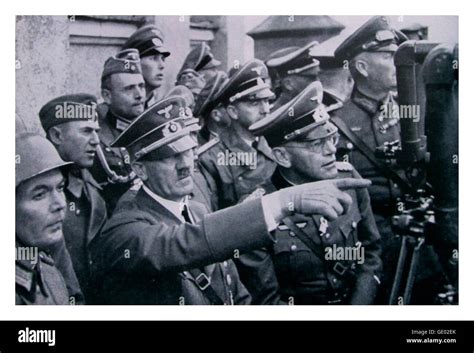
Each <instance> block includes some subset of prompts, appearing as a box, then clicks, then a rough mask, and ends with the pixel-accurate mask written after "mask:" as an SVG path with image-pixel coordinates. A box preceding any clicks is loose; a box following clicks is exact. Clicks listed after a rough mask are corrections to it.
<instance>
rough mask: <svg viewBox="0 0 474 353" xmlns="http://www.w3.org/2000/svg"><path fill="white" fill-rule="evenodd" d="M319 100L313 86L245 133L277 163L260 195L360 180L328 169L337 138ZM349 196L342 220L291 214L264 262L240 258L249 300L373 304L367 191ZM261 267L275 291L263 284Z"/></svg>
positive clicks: (376, 243) (373, 249) (374, 258)
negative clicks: (264, 144) (263, 143)
mask: <svg viewBox="0 0 474 353" xmlns="http://www.w3.org/2000/svg"><path fill="white" fill-rule="evenodd" d="M322 98H323V88H322V85H321V83H319V82H314V83H312V84H310V85H309V86H308V87H307V88H306V89H305V90H304V91H303V92H301V93H300V94H299V95H298V96H297V97H295V98H294V99H293V100H291V101H290V102H288V104H286V105H285V106H283V107H281V108H280V109H278V110H276V111H274V112H272V113H271V114H270V115H269V116H268V117H267V118H265V119H263V120H261V121H259V122H257V123H255V124H254V125H252V126H251V128H250V130H251V131H253V132H254V133H255V135H259V136H261V135H263V136H265V137H266V139H267V141H268V143H269V145H270V146H271V147H272V151H273V154H274V159H275V161H276V162H277V163H278V167H277V169H276V171H275V173H274V174H273V176H272V184H273V185H272V186H273V189H269V190H266V191H267V192H268V191H270V192H271V191H273V190H274V189H276V190H281V189H284V188H287V187H290V186H293V185H300V184H304V183H307V182H311V181H318V180H332V179H339V178H347V177H352V178H360V176H359V174H358V173H357V171H355V169H354V168H353V167H352V165H350V164H349V163H342V162H336V145H337V140H338V137H339V135H338V130H337V128H336V127H335V126H334V125H333V124H332V123H331V122H329V115H328V114H327V112H326V110H325V108H324V105H323V102H322ZM290 109H291V110H292V112H293V113H292V114H290ZM349 194H350V196H351V198H352V201H353V202H352V204H351V206H350V208H349V210H348V211H347V212H346V213H345V214H344V215H343V216H340V217H338V218H337V219H335V220H334V221H328V220H327V219H326V218H325V217H322V216H321V215H318V214H312V215H302V214H298V213H296V214H293V215H291V216H289V217H287V218H284V219H283V222H282V223H281V224H280V225H279V226H278V227H277V229H276V231H275V236H276V240H277V241H276V243H274V244H273V245H272V246H271V247H269V248H268V251H267V253H266V257H265V253H263V252H262V257H260V258H258V257H256V256H255V254H254V256H252V257H249V258H246V259H244V260H243V259H242V258H243V257H242V258H241V261H239V263H238V264H239V271H240V273H241V276H242V281H243V282H244V284H245V285H246V286H247V288H248V289H249V291H250V293H251V294H252V297H254V298H259V297H264V298H268V297H269V296H270V294H272V293H273V292H274V291H275V289H276V290H277V291H278V295H279V297H280V299H281V300H282V301H284V302H286V303H289V304H310V305H314V304H372V303H373V301H374V298H375V296H376V293H377V289H378V286H379V284H380V280H379V277H380V272H381V268H382V260H381V258H380V253H381V248H380V235H379V233H378V231H377V227H376V225H375V221H374V217H373V214H372V210H371V207H370V198H369V194H368V192H367V190H353V191H350V192H349ZM340 253H342V254H343V255H342V256H340ZM257 259H258V260H259V261H257ZM269 259H271V261H272V264H273V266H274V271H275V272H276V277H277V279H278V280H277V283H272V282H271V281H269V279H270V278H272V276H271V270H272V266H271V265H270V264H268V260H269ZM240 266H242V267H243V268H242V269H241V267H240ZM243 273H246V274H248V275H251V277H250V276H245V275H244V274H243ZM256 279H259V281H257V280H256ZM259 282H260V283H259Z"/></svg>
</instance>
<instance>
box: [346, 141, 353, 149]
mask: <svg viewBox="0 0 474 353" xmlns="http://www.w3.org/2000/svg"><path fill="white" fill-rule="evenodd" d="M346 147H347V149H349V150H351V149H353V148H354V145H353V144H352V143H350V142H348V143H347V144H346Z"/></svg>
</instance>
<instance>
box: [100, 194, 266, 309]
mask: <svg viewBox="0 0 474 353" xmlns="http://www.w3.org/2000/svg"><path fill="white" fill-rule="evenodd" d="M127 194H128V193H127ZM127 194H125V195H124V197H123V198H122V200H121V201H120V203H119V204H118V206H117V209H116V211H115V213H114V215H113V216H112V218H111V219H110V220H109V221H108V222H107V224H106V226H105V228H104V230H103V231H102V233H101V235H100V237H99V239H98V241H97V242H95V243H94V250H93V257H94V273H95V277H96V279H97V283H98V286H100V289H101V292H102V301H103V302H104V303H109V304H173V305H178V304H209V300H208V298H207V297H206V296H204V295H203V292H202V291H201V290H200V289H199V288H198V287H197V286H196V285H195V282H194V281H195V279H194V278H193V277H192V276H191V275H190V274H189V272H188V271H189V270H190V269H195V268H202V267H204V272H205V273H206V274H207V275H209V276H210V277H211V283H212V286H213V287H215V288H216V292H217V293H218V294H219V295H220V297H221V299H222V300H223V301H224V302H225V303H226V304H232V302H233V303H235V304H246V303H248V302H250V296H249V295H248V292H247V290H246V289H245V287H244V286H243V285H242V284H241V282H240V280H239V277H238V274H237V271H236V269H235V267H234V264H233V263H232V261H230V260H228V259H230V258H231V257H233V255H234V254H235V251H236V250H239V251H246V250H248V249H249V248H254V247H259V246H265V245H268V244H269V243H271V242H272V239H273V238H272V236H271V235H270V234H269V233H268V232H267V225H266V223H265V220H264V215H263V209H262V204H261V201H260V200H254V201H253V202H249V203H248V204H247V205H246V206H247V207H245V208H237V209H236V208H234V209H227V210H222V211H219V212H216V213H213V214H208V215H204V211H203V208H202V205H199V204H197V203H194V202H190V211H191V214H192V216H193V218H194V219H195V220H198V219H202V220H201V221H199V222H196V224H191V223H182V222H181V220H180V219H178V218H177V217H176V216H175V215H174V214H172V213H171V212H170V211H169V210H167V209H166V208H165V207H164V206H162V205H161V204H160V203H158V202H156V201H155V200H153V199H152V198H151V197H150V196H149V195H148V194H147V193H146V192H145V191H144V190H143V189H140V190H139V191H138V192H137V194H136V196H132V197H126V196H127ZM244 225H245V227H246V231H245V232H244V231H242V229H243V226H244ZM219 262H222V263H219Z"/></svg>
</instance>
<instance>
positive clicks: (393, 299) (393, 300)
mask: <svg viewBox="0 0 474 353" xmlns="http://www.w3.org/2000/svg"><path fill="white" fill-rule="evenodd" d="M407 239H408V238H407V236H406V235H404V236H403V237H402V244H401V246H400V253H399V255H398V262H397V270H396V272H395V277H394V280H393V285H392V290H391V291H390V299H389V302H388V303H389V304H390V305H396V304H397V296H398V293H399V291H400V283H401V281H402V275H403V269H404V267H405V261H406V256H407Z"/></svg>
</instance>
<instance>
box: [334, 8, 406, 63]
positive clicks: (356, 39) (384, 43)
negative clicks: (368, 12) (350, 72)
mask: <svg viewBox="0 0 474 353" xmlns="http://www.w3.org/2000/svg"><path fill="white" fill-rule="evenodd" d="M406 40H407V37H406V36H405V35H404V34H403V33H402V32H400V31H398V30H396V29H394V28H392V27H391V25H390V22H389V20H388V18H387V17H385V16H374V17H372V18H371V19H369V20H368V21H367V22H366V23H364V24H363V25H362V26H361V27H360V28H359V29H357V30H356V31H355V32H354V33H353V34H351V35H350V36H349V37H347V38H346V40H344V41H343V42H342V43H341V44H340V45H339V46H338V47H337V48H336V50H335V52H334V55H335V57H336V59H337V60H340V61H343V60H350V59H352V58H354V57H355V56H357V55H358V54H360V53H362V52H395V51H396V50H397V49H398V46H399V45H400V44H401V43H402V42H404V41H406Z"/></svg>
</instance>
